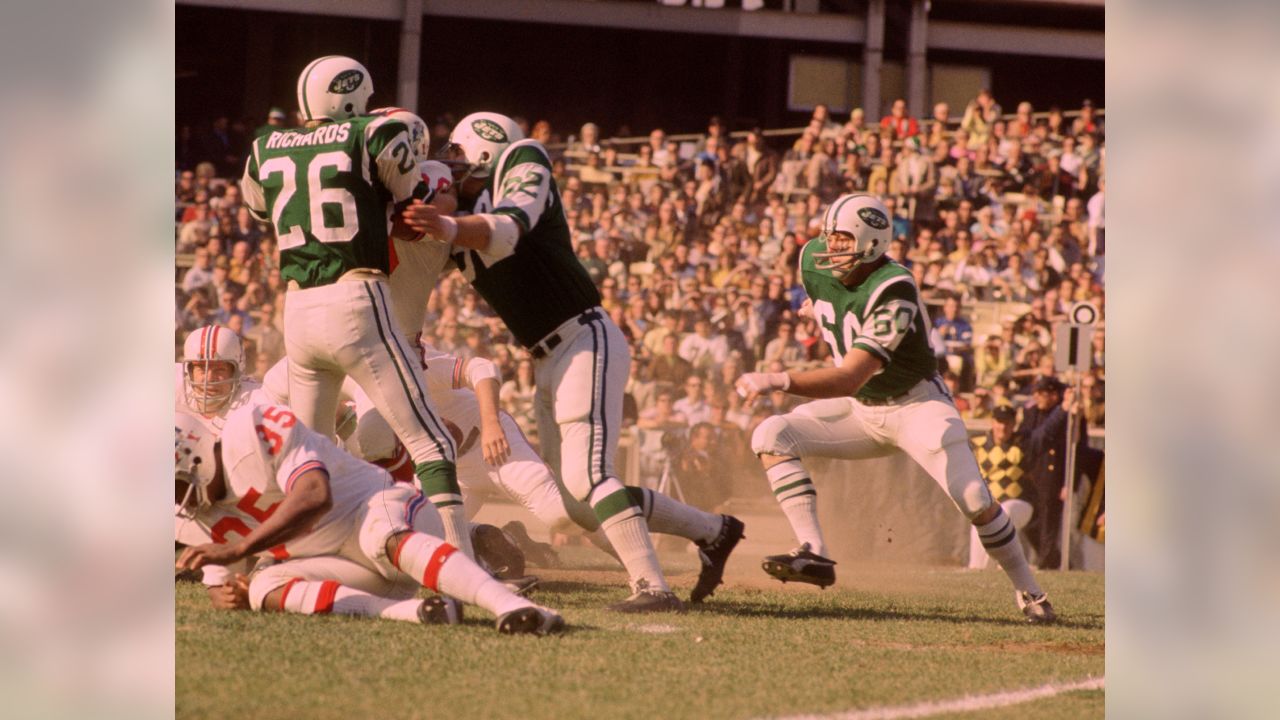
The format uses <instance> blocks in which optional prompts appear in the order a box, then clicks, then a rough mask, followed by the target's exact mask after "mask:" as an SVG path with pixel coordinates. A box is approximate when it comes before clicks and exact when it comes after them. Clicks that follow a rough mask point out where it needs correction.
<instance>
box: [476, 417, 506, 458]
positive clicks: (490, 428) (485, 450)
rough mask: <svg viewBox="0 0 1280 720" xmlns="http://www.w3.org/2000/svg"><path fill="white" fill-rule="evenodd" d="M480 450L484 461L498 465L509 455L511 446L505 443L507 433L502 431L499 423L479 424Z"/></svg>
mask: <svg viewBox="0 0 1280 720" xmlns="http://www.w3.org/2000/svg"><path fill="white" fill-rule="evenodd" d="M480 452H481V453H482V454H483V455H484V461H485V462H487V463H489V464H490V465H492V466H494V467H498V466H500V465H502V464H503V463H505V462H506V461H507V458H509V457H511V446H510V445H508V444H507V434H506V433H504V432H503V431H502V424H501V423H496V422H495V423H482V424H481V425H480Z"/></svg>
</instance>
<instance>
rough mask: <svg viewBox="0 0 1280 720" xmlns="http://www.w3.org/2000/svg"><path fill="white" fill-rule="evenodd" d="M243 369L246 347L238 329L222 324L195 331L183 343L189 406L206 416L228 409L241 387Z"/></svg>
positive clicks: (184, 379) (185, 381)
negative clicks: (232, 329) (241, 342)
mask: <svg viewBox="0 0 1280 720" xmlns="http://www.w3.org/2000/svg"><path fill="white" fill-rule="evenodd" d="M223 363H229V364H230V366H231V367H230V368H228V367H227V366H226V365H225V364H223ZM243 368H244V348H242V347H241V345H240V336H239V335H236V334H235V332H233V331H231V330H228V329H227V328H224V327H222V326H220V325H206V326H204V327H202V328H197V329H195V330H193V331H191V334H190V335H188V336H187V340H186V342H184V343H183V344H182V389H183V394H184V399H185V400H186V404H187V407H189V408H191V409H192V410H195V411H196V412H199V413H204V414H206V415H209V414H212V413H216V412H219V411H221V410H223V409H225V408H226V407H227V405H228V404H230V402H231V398H233V397H234V396H235V394H236V390H238V389H239V388H240V378H241V374H242V372H243ZM197 373H199V375H200V377H198V378H197V377H196V374H197ZM215 376H216V377H215Z"/></svg>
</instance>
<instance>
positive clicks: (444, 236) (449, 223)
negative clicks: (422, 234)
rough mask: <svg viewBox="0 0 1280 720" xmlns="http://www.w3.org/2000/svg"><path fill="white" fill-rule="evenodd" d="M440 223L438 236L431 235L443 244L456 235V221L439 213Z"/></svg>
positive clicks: (450, 240) (451, 240) (449, 241)
mask: <svg viewBox="0 0 1280 720" xmlns="http://www.w3.org/2000/svg"><path fill="white" fill-rule="evenodd" d="M440 225H441V228H442V229H441V233H440V236H439V237H433V238H432V239H434V240H437V241H439V242H442V243H444V244H445V245H448V244H449V243H452V242H453V239H454V238H456V237H458V221H457V220H454V219H453V218H451V217H449V216H448V215H441V216H440Z"/></svg>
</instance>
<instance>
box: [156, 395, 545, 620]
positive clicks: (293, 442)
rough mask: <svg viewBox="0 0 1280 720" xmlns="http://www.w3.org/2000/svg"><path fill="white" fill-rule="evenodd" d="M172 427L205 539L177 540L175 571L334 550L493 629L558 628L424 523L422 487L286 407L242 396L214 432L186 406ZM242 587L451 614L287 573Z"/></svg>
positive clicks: (257, 597) (436, 526) (252, 592)
mask: <svg viewBox="0 0 1280 720" xmlns="http://www.w3.org/2000/svg"><path fill="white" fill-rule="evenodd" d="M174 432H175V436H174V480H175V483H174V484H175V500H176V501H177V502H178V503H179V508H180V511H181V512H183V513H185V514H187V515H189V517H190V518H191V519H192V520H193V521H195V522H196V523H198V524H199V525H200V526H201V527H202V528H203V529H204V530H205V531H207V532H208V533H209V535H210V537H212V539H213V542H211V543H207V544H203V545H198V546H193V547H188V548H186V549H185V550H184V551H183V552H182V555H181V556H180V557H179V559H178V562H177V567H178V570H180V571H181V570H198V569H200V568H202V567H203V566H205V565H222V566H227V565H228V564H231V563H235V562H238V561H240V560H242V559H244V558H247V557H249V556H251V555H257V554H262V555H264V556H266V557H269V558H272V559H274V560H277V561H285V560H290V559H293V558H318V557H331V556H337V557H340V558H342V559H345V560H348V561H350V562H353V563H355V564H357V565H360V566H362V567H364V568H365V569H366V570H368V571H370V572H373V573H376V574H378V575H380V576H381V577H383V578H384V579H385V580H386V581H388V582H390V583H392V584H394V585H397V586H403V587H404V588H405V591H407V590H408V589H415V590H416V588H417V586H419V585H421V586H424V587H427V588H428V589H431V590H435V591H437V592H441V593H443V594H446V595H449V596H450V597H452V598H454V599H456V600H460V601H462V602H465V603H470V604H475V605H478V606H480V607H482V608H484V609H485V610H488V611H490V612H492V613H493V614H494V615H496V616H497V627H498V630H499V631H500V632H504V633H536V634H547V633H551V632H557V631H559V630H560V629H562V628H563V626H564V620H563V619H562V618H561V617H560V615H559V614H557V613H555V612H554V611H551V610H547V609H545V608H540V607H538V606H536V605H534V604H533V603H531V602H529V601H528V600H526V599H524V598H522V597H520V596H518V595H516V594H514V593H512V592H511V591H510V590H508V589H507V588H506V587H505V586H504V585H503V584H502V583H500V582H498V581H497V580H495V579H493V578H492V577H490V576H489V574H488V573H487V572H485V571H484V570H483V569H482V568H480V566H478V565H476V564H475V563H474V562H473V561H472V560H471V559H470V558H468V557H467V556H465V555H463V554H461V553H459V552H456V550H457V549H456V548H455V547H454V546H452V545H450V544H449V543H447V542H444V541H442V540H440V539H439V537H438V536H436V535H432V534H428V533H427V532H422V530H435V531H437V533H438V532H440V531H441V529H442V528H441V524H440V521H439V519H438V516H436V515H435V508H434V507H432V506H431V505H430V504H429V503H428V502H427V501H426V498H425V497H424V496H423V494H422V493H420V492H418V491H416V490H415V489H414V488H412V487H411V486H408V485H405V484H403V483H396V482H395V481H393V480H392V479H391V476H390V475H388V474H387V473H386V471H384V470H382V469H381V468H377V467H375V466H373V465H370V464H368V463H365V462H362V461H360V460H357V459H355V458H353V457H351V456H350V455H348V454H347V453H345V452H343V451H341V450H339V449H338V448H337V447H335V446H334V445H333V444H332V443H331V442H329V441H328V440H327V439H326V438H324V437H322V436H321V435H320V434H318V433H316V432H313V431H311V430H310V429H308V428H307V427H306V426H305V425H303V423H302V422H301V421H300V420H298V419H297V417H295V416H294V414H293V413H292V412H291V411H290V410H289V409H288V408H286V407H284V406H279V405H268V404H260V403H253V402H250V403H246V404H244V405H242V406H240V407H239V408H237V409H235V410H233V411H231V412H230V413H229V414H228V415H227V418H226V423H225V425H224V427H223V430H222V435H221V438H220V441H215V439H214V435H213V433H212V432H211V431H209V430H208V429H207V428H206V427H205V425H204V424H203V423H201V422H200V421H199V420H198V419H196V418H194V417H191V416H189V415H186V414H184V413H176V415H175V420H174ZM313 577H314V576H313ZM248 590H249V596H250V598H251V602H252V604H253V605H254V606H255V607H256V608H258V609H265V610H285V611H291V612H301V613H324V612H342V613H350V614H358V615H373V616H384V617H392V618H399V619H410V618H413V617H416V618H417V619H418V620H420V621H424V622H428V621H437V622H438V621H443V622H448V621H450V620H451V619H452V620H453V621H456V619H457V617H458V613H457V610H456V608H451V607H449V604H448V603H447V602H446V601H428V603H426V604H424V603H421V602H418V601H411V600H410V601H396V600H395V598H394V597H378V596H374V595H372V594H370V593H367V592H364V591H362V590H359V589H356V588H352V587H343V586H342V585H341V584H339V583H337V582H334V581H333V580H332V579H327V580H325V581H316V580H315V579H307V578H306V577H303V576H295V575H290V574H288V573H286V572H275V573H272V572H265V571H264V572H259V573H255V581H254V583H251V584H250V586H249V588H248ZM406 602H407V603H409V604H408V605H406V604H403V603H406ZM397 603H399V604H397Z"/></svg>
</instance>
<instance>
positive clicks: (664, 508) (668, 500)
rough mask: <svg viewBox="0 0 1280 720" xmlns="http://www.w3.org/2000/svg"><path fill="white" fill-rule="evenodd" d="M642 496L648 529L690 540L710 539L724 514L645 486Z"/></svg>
mask: <svg viewBox="0 0 1280 720" xmlns="http://www.w3.org/2000/svg"><path fill="white" fill-rule="evenodd" d="M641 490H642V491H643V492H644V495H645V502H644V504H643V506H642V510H643V511H644V513H645V518H646V519H647V520H648V525H649V532H651V533H663V534H666V535H676V536H679V537H682V538H688V539H689V540H693V541H694V542H710V541H712V540H715V539H716V535H719V534H720V528H721V527H723V526H724V516H722V515H714V514H712V513H709V512H703V511H702V510H699V509H698V508H696V507H693V506H692V505H686V504H685V503H682V502H680V501H679V500H676V499H675V498H672V497H667V496H666V495H663V494H662V493H660V492H654V491H652V490H650V489H648V488H641Z"/></svg>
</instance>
